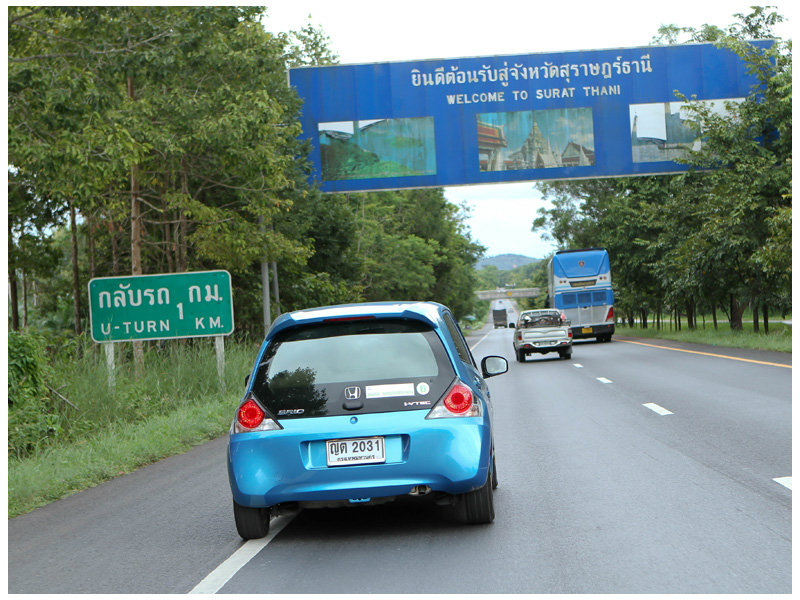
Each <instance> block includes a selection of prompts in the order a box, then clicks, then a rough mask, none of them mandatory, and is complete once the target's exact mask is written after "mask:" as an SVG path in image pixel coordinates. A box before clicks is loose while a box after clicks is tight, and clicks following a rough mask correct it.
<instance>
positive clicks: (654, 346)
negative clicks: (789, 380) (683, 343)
mask: <svg viewBox="0 0 800 600" xmlns="http://www.w3.org/2000/svg"><path fill="white" fill-rule="evenodd" d="M616 341H618V342H623V343H625V344H638V345H640V346H649V347H651V348H659V349H661V350H674V351H675V352H686V353H688V354H701V355H703V356H713V357H714V358H727V359H729V360H739V361H742V362H749V363H755V364H757V365H768V366H770V367H783V368H784V369H791V368H792V365H783V364H781V363H773V362H766V361H763V360H753V359H751V358H739V357H738V356H729V355H727V354H714V353H713V352H699V351H698V350H686V349H685V348H673V347H671V346H659V345H657V344H645V343H644V342H634V341H633V340H621V339H619V338H617V340H616Z"/></svg>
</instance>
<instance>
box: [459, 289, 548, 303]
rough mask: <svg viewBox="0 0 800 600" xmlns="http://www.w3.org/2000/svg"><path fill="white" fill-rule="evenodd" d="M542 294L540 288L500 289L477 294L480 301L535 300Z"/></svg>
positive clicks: (482, 291)
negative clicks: (503, 299) (502, 299)
mask: <svg viewBox="0 0 800 600" xmlns="http://www.w3.org/2000/svg"><path fill="white" fill-rule="evenodd" d="M540 293H541V291H540V289H539V288H509V289H506V288H500V289H496V290H481V291H479V292H475V295H476V296H477V297H478V299H479V300H499V299H501V298H535V297H536V296H538V295H539V294H540Z"/></svg>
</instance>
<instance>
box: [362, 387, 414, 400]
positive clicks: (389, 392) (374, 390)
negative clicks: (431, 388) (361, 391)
mask: <svg viewBox="0 0 800 600" xmlns="http://www.w3.org/2000/svg"><path fill="white" fill-rule="evenodd" d="M365 391H366V395H367V398H393V397H397V396H413V395H414V384H413V383H391V384H388V385H368V386H366V388H365Z"/></svg>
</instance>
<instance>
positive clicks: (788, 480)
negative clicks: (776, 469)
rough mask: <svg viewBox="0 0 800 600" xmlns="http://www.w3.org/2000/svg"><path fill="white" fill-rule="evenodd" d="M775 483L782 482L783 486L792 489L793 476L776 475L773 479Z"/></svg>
mask: <svg viewBox="0 0 800 600" xmlns="http://www.w3.org/2000/svg"><path fill="white" fill-rule="evenodd" d="M772 481H774V482H775V483H780V484H781V485H782V486H783V487H785V488H789V489H790V490H791V489H792V476H791V475H789V476H788V477H776V478H775V479H773V480H772Z"/></svg>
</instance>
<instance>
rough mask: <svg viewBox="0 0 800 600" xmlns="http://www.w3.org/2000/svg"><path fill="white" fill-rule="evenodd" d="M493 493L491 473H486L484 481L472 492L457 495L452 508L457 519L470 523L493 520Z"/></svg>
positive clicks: (478, 523) (479, 523)
mask: <svg viewBox="0 0 800 600" xmlns="http://www.w3.org/2000/svg"><path fill="white" fill-rule="evenodd" d="M493 496H494V493H493V492H492V474H491V473H487V476H486V483H484V484H483V485H482V486H481V487H480V488H478V489H477V490H475V491H473V492H467V493H466V494H461V495H460V496H458V499H457V500H456V503H455V504H454V505H453V510H454V513H455V515H456V516H457V518H458V520H460V521H462V522H463V523H468V524H470V525H485V524H487V523H491V522H492V521H494V497H493Z"/></svg>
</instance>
